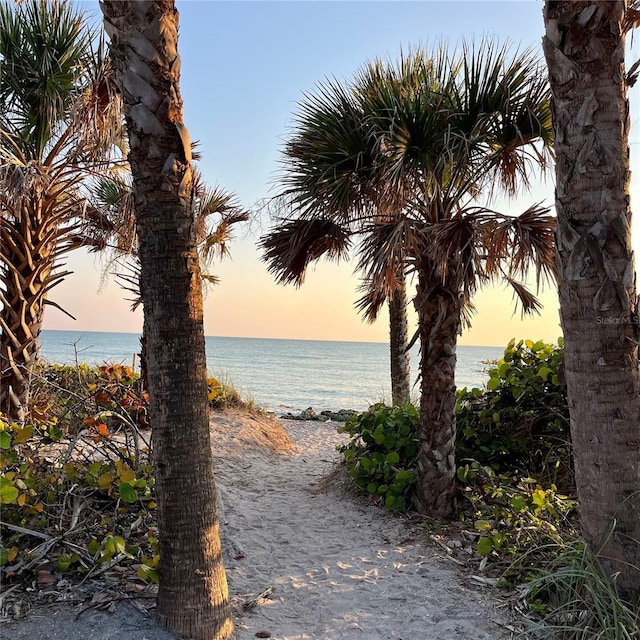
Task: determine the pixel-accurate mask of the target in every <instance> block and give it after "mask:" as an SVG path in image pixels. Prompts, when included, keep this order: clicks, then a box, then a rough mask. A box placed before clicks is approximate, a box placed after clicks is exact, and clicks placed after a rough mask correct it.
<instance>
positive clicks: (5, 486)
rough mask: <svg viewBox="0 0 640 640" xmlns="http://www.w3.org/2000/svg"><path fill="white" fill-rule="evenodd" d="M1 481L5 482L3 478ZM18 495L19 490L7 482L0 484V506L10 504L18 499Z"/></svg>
mask: <svg viewBox="0 0 640 640" xmlns="http://www.w3.org/2000/svg"><path fill="white" fill-rule="evenodd" d="M2 480H5V478H4V477H3V478H2ZM19 495H20V491H19V489H17V488H16V487H14V486H13V484H12V483H11V482H10V481H9V480H7V481H6V482H0V504H11V503H12V502H15V501H16V500H17V499H18V496H19Z"/></svg>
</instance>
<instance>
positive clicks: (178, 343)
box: [100, 0, 233, 640]
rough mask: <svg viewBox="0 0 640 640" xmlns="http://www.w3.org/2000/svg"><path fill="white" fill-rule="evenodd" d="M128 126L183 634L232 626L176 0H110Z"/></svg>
mask: <svg viewBox="0 0 640 640" xmlns="http://www.w3.org/2000/svg"><path fill="white" fill-rule="evenodd" d="M100 6H101V9H102V12H103V15H104V24H105V30H106V31H107V33H108V34H109V37H110V39H111V53H112V56H113V60H114V66H115V68H116V79H117V83H118V86H119V87H120V90H121V92H122V96H123V101H124V110H125V117H126V124H127V131H128V134H129V147H130V150H129V162H130V165H131V172H132V175H133V194H134V209H135V217H136V227H137V238H138V245H139V246H138V251H139V256H140V267H141V276H140V286H141V292H142V300H143V305H144V333H145V335H146V337H147V354H148V385H149V396H150V400H149V410H150V411H149V413H150V422H151V424H152V425H153V430H154V462H155V477H156V487H157V495H158V526H159V530H160V543H159V553H160V563H161V564H160V587H159V591H158V596H157V613H158V616H159V618H160V621H161V623H162V624H163V625H164V626H165V627H166V628H167V629H169V631H170V632H172V633H173V634H174V635H179V636H185V637H189V638H194V639H196V640H214V639H216V640H217V639H221V638H227V637H229V636H230V635H231V633H232V631H233V623H232V621H231V616H230V613H231V612H230V605H229V598H228V590H227V581H226V575H225V571H224V566H223V564H222V554H221V546H220V535H219V522H218V514H217V506H216V490H215V483H214V477H213V463H212V455H211V442H210V434H209V407H208V403H207V383H206V378H207V370H206V358H205V344H204V329H203V306H202V281H201V277H200V264H199V258H198V253H197V250H196V234H195V229H194V226H195V220H194V216H193V206H192V202H191V201H192V198H193V196H194V191H193V171H192V167H191V160H192V154H191V142H190V139H189V133H188V130H187V128H186V127H185V125H184V122H183V108H182V98H181V95H180V57H179V55H178V12H177V11H176V9H175V5H174V2H173V0H153V1H145V2H139V1H134V0H125V1H122V0H104V1H103V2H102V3H101V5H100Z"/></svg>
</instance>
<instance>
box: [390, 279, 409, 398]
mask: <svg viewBox="0 0 640 640" xmlns="http://www.w3.org/2000/svg"><path fill="white" fill-rule="evenodd" d="M400 278H401V280H400V282H401V285H402V286H401V287H399V288H398V289H396V291H395V292H394V294H393V297H391V298H390V299H389V351H390V356H391V401H392V403H393V405H394V406H399V405H403V404H407V403H408V402H409V401H410V399H411V371H410V366H409V351H408V349H407V347H408V345H409V325H408V321H407V295H406V289H405V278H404V273H401V274H400Z"/></svg>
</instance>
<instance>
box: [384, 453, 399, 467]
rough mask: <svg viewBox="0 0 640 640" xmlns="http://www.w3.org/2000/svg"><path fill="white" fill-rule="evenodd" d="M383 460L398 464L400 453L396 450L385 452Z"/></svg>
mask: <svg viewBox="0 0 640 640" xmlns="http://www.w3.org/2000/svg"><path fill="white" fill-rule="evenodd" d="M385 460H386V461H387V463H388V464H398V462H400V455H399V454H398V452H397V451H391V452H390V453H387V455H386V457H385Z"/></svg>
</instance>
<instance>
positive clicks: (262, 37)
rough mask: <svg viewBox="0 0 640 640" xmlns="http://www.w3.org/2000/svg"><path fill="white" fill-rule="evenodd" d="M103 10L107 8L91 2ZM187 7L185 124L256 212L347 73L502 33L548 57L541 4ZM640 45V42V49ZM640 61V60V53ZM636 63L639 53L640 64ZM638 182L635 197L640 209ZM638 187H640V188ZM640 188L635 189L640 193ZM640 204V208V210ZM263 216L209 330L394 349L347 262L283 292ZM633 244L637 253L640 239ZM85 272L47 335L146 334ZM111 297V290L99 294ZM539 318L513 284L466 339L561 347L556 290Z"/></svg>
mask: <svg viewBox="0 0 640 640" xmlns="http://www.w3.org/2000/svg"><path fill="white" fill-rule="evenodd" d="M83 6H84V7H86V8H87V9H88V10H89V11H91V12H93V13H95V14H97V15H98V16H99V15H100V14H99V9H98V4H97V2H93V1H91V2H84V3H83ZM176 6H177V7H178V9H179V11H180V22H181V27H180V43H179V49H180V54H181V57H182V82H181V86H182V94H183V99H184V106H185V123H186V125H187V127H188V128H189V131H190V133H191V137H192V139H194V140H199V141H200V152H201V154H202V155H203V161H202V162H201V163H200V168H201V169H202V171H203V173H204V176H205V179H206V180H207V182H208V183H209V184H212V185H213V184H219V185H220V186H222V187H224V188H225V189H227V190H231V191H234V192H235V193H236V194H237V195H238V197H239V199H240V201H241V202H242V204H243V205H244V206H245V207H248V208H252V207H253V206H254V205H255V203H256V202H257V201H259V200H261V199H264V198H267V197H269V196H270V195H272V194H273V192H274V191H273V189H274V184H275V182H276V180H277V175H278V160H279V150H280V148H281V146H282V144H283V141H284V140H285V138H286V135H287V131H288V129H289V127H290V126H291V122H292V115H293V113H294V112H295V110H296V104H297V103H298V101H300V100H301V99H302V98H303V96H304V92H308V91H313V90H314V88H315V87H316V86H317V83H319V82H322V80H323V79H325V78H327V77H333V76H335V77H336V78H338V79H348V78H350V77H351V76H352V75H353V74H354V72H355V71H356V70H357V69H358V68H359V67H360V66H362V65H363V64H364V63H365V62H366V61H367V60H368V59H372V58H374V57H382V58H389V57H390V58H396V57H397V55H398V53H399V52H400V50H401V49H402V48H403V49H405V50H406V49H409V48H411V47H416V46H418V45H425V46H428V45H433V44H435V43H437V42H439V41H440V40H444V41H446V42H448V43H449V44H450V45H453V44H455V43H456V42H458V41H459V40H460V39H461V38H465V39H467V40H475V41H478V40H479V39H480V38H482V37H483V36H494V37H496V38H497V39H498V40H499V41H500V42H504V41H505V40H507V39H509V40H510V41H512V42H513V43H514V46H517V47H518V48H521V49H522V48H526V47H534V48H535V49H538V50H540V47H541V40H542V37H543V34H544V25H543V19H542V7H543V3H542V1H541V0H540V1H538V0H509V1H504V2H488V1H484V0H475V1H460V2H457V1H455V0H449V1H445V2H443V1H433V2H424V1H415V2H371V1H360V2H340V1H329V0H327V1H324V2H305V1H297V2H270V1H263V2H245V1H235V2H219V1H204V0H203V1H191V0H177V2H176ZM639 49H640V47H639V46H638V45H637V44H636V53H637V52H638V50H639ZM636 57H638V56H637V55H636ZM634 59H635V58H634ZM639 89H640V86H636V87H635V88H634V89H633V92H632V110H631V113H632V114H634V115H632V121H633V125H632V137H631V140H632V146H631V149H632V163H633V167H632V168H635V175H636V176H638V175H640V167H639V166H638V164H639V163H638V155H639V151H640V149H639V146H640V145H639V144H638V140H639V139H640V136H639V131H640V122H639V118H638V115H637V114H638V108H637V103H638V90H639ZM637 184H638V180H637V177H636V179H635V180H634V181H633V183H632V185H633V186H632V198H634V200H633V201H632V202H638V200H640V197H639V196H638V188H637ZM634 190H635V191H634ZM634 194H635V195H634ZM541 200H543V201H545V204H547V205H549V206H552V205H553V181H552V178H549V179H548V180H547V182H546V183H540V184H538V185H536V187H535V188H534V191H533V193H531V194H528V195H524V196H522V197H521V198H520V199H519V200H518V202H517V203H506V202H503V203H500V207H501V209H502V210H503V211H505V212H511V213H519V212H520V211H522V210H523V209H524V208H526V206H528V205H529V204H531V203H533V202H538V201H541ZM636 208H637V206H636ZM265 224H266V223H265V221H264V220H262V221H260V220H257V221H256V222H254V223H253V224H252V225H251V226H250V227H248V228H247V229H245V230H244V231H241V232H240V233H239V234H238V237H237V239H236V240H235V241H234V242H233V243H232V244H231V246H230V249H231V253H232V260H230V261H229V260H228V261H225V262H223V263H221V264H219V265H216V266H215V267H214V268H213V269H212V271H213V273H215V274H216V275H218V276H219V277H220V278H221V284H220V285H219V286H217V287H216V288H214V289H212V290H210V291H209V292H208V294H207V297H206V300H205V331H206V333H207V334H209V335H223V336H256V337H280V338H309V339H330V340H341V339H342V340H363V341H385V340H386V339H387V335H388V328H387V326H386V318H385V317H384V316H383V317H381V318H380V320H379V321H378V322H377V323H376V324H375V325H364V324H363V323H362V322H361V321H360V319H359V317H358V315H357V314H356V312H355V311H354V309H353V302H354V301H355V299H356V298H357V297H358V295H357V292H356V288H357V286H358V280H357V278H356V277H354V276H353V275H352V267H351V265H349V264H344V265H338V266H336V265H333V264H324V263H321V264H320V265H318V266H317V267H316V268H314V269H312V270H311V271H310V273H309V275H308V277H307V281H306V282H305V284H304V285H303V286H302V288H300V289H294V288H292V287H282V286H279V285H275V284H274V283H273V280H272V278H271V276H270V275H268V274H267V273H266V270H265V268H264V264H263V263H261V262H260V261H259V257H258V254H257V250H256V247H255V242H256V240H257V237H258V236H259V235H260V233H261V231H263V230H264V229H265ZM635 244H636V247H637V248H639V247H640V245H639V244H638V242H637V241H636V243H635ZM68 266H69V267H70V268H71V269H73V270H74V271H75V272H76V273H75V274H74V275H73V276H70V277H69V278H68V279H67V281H66V282H65V283H64V284H63V285H61V286H60V287H59V288H57V289H56V290H55V291H54V292H53V296H52V298H53V299H54V300H56V301H57V302H59V303H61V304H62V306H63V307H64V308H65V309H67V310H68V311H69V312H70V313H72V314H73V315H75V316H76V317H77V321H75V322H74V321H71V320H70V319H69V318H67V317H66V316H64V315H63V314H61V313H60V312H58V311H57V310H55V309H52V308H49V309H48V311H47V316H46V318H45V328H50V329H80V330H91V329H93V330H106V331H139V330H140V327H141V315H140V313H137V314H131V313H129V311H128V303H127V302H126V301H125V300H124V297H125V296H123V293H122V291H121V290H120V289H119V288H118V287H117V285H116V284H114V283H113V282H112V281H110V280H107V281H105V282H103V281H102V279H101V276H100V272H101V265H100V264H99V263H97V262H96V260H95V258H94V257H91V256H86V255H83V254H82V253H77V254H75V255H74V256H71V257H70V259H69V263H68ZM98 290H100V293H98ZM542 299H543V302H544V305H545V308H544V311H543V314H542V316H541V317H539V318H534V319H529V320H525V321H523V320H521V319H520V315H519V313H517V314H515V315H514V313H513V310H514V304H513V300H512V297H511V294H510V293H506V292H505V291H504V289H503V288H502V287H497V288H496V289H493V290H490V291H487V292H483V293H481V294H479V296H478V297H477V298H476V303H477V307H478V314H477V316H476V318H475V320H474V323H473V328H472V329H471V330H470V331H468V332H465V334H464V335H463V336H462V339H461V343H462V344H480V345H482V344H484V345H504V344H506V343H507V341H508V340H509V338H511V337H531V338H535V339H538V338H544V339H547V340H555V339H556V338H557V337H558V336H559V335H560V329H559V322H558V312H557V306H558V305H557V298H556V294H555V291H554V290H553V288H551V289H550V288H547V290H546V291H545V293H544V294H543V297H542Z"/></svg>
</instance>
